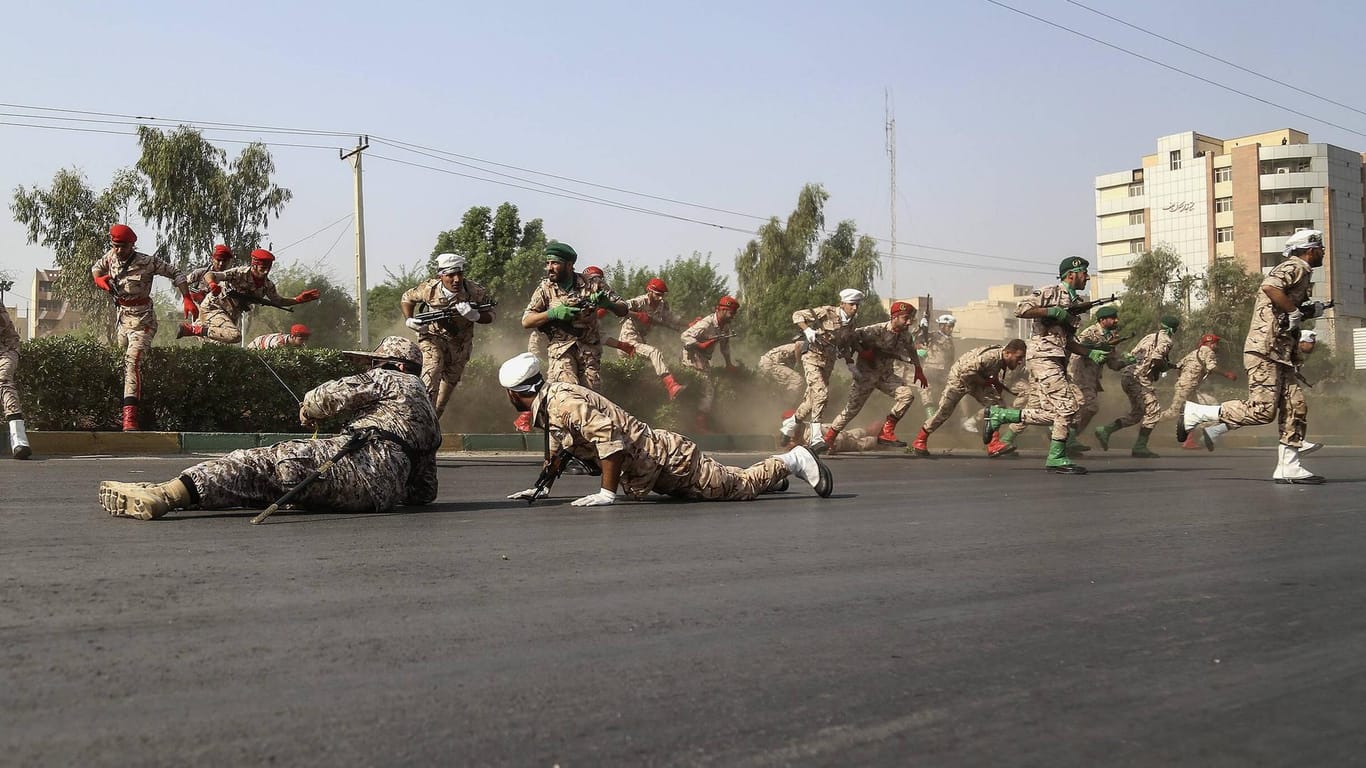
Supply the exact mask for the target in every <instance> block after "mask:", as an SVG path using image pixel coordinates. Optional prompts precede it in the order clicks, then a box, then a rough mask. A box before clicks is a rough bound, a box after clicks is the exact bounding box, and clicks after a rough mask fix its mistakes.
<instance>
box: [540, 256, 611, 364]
mask: <svg viewBox="0 0 1366 768" xmlns="http://www.w3.org/2000/svg"><path fill="white" fill-rule="evenodd" d="M583 276H584V277H586V278H589V279H593V278H597V279H598V280H606V279H607V274H606V273H605V272H603V271H602V267H591V266H590V267H584V269H583ZM593 311H594V313H596V314H597V316H598V322H599V323H601V322H602V321H603V319H604V318H606V317H607V310H606V309H603V308H602V307H598V308H597V309H595V310H593ZM601 347H612V348H614V349H616V350H617V351H618V352H621V354H623V355H625V356H626V357H635V355H636V348H635V345H633V344H627V343H626V342H624V341H622V340H621V339H618V338H616V337H615V336H603V337H602V344H601V346H600V347H599V349H598V360H599V361H601V360H602V349H601ZM527 351H528V352H535V350H530V349H529V350H527Z"/></svg>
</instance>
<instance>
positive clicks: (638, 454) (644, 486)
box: [498, 353, 834, 507]
mask: <svg viewBox="0 0 1366 768" xmlns="http://www.w3.org/2000/svg"><path fill="white" fill-rule="evenodd" d="M498 382H499V383H500V384H501V385H502V386H503V387H505V388H506V389H507V390H508V398H509V399H510V400H511V401H512V404H513V407H515V408H517V410H519V411H526V412H529V413H531V414H532V419H533V423H534V424H535V425H536V426H538V427H541V428H542V429H544V430H545V431H546V442H547V447H548V450H549V452H550V453H549V458H548V459H547V465H546V469H548V470H549V469H551V468H552V465H558V463H559V462H560V461H562V458H560V457H563V456H564V455H565V454H568V455H572V456H575V457H577V458H579V459H580V460H583V461H589V462H597V463H598V464H600V465H601V467H602V486H601V488H600V489H599V490H598V491H597V493H592V494H589V495H587V496H584V497H582V498H579V499H576V500H574V501H573V502H572V505H573V506H576V507H596V506H605V505H609V504H613V503H615V502H616V498H617V494H618V493H626V494H628V495H630V496H631V497H632V498H635V499H642V498H644V497H646V496H648V495H649V494H650V493H652V492H653V493H661V494H665V495H668V496H676V497H681V498H685V499H705V500H711V501H747V500H750V499H753V498H755V497H756V496H758V495H759V494H761V493H766V492H769V491H773V490H780V489H781V488H783V487H784V486H785V484H786V478H787V476H788V475H793V476H795V477H797V478H799V479H802V480H805V481H806V482H807V483H809V484H810V485H811V487H812V488H813V489H814V490H815V491H816V493H817V494H819V495H820V496H821V497H828V496H829V495H830V493H831V492H832V491H833V490H834V479H833V477H832V476H831V474H830V470H829V468H827V467H826V466H825V465H824V464H823V463H821V461H820V460H819V459H818V458H816V456H815V455H814V454H812V453H811V452H810V451H809V450H807V449H806V448H805V447H803V446H798V447H797V448H793V449H792V450H791V451H788V452H787V453H783V454H779V455H776V456H770V457H769V458H767V459H764V460H763V461H761V462H759V463H757V464H754V465H751V466H749V467H747V468H743V469H742V468H740V467H730V466H726V465H723V464H721V463H720V462H718V461H716V460H715V459H713V458H711V457H710V456H707V455H706V454H704V453H703V452H702V451H701V450H700V449H699V448H698V447H697V444H696V443H694V442H693V441H691V440H689V439H688V438H687V437H685V436H683V435H680V434H678V433H676V432H669V431H667V430H663V429H653V428H651V427H650V426H649V425H647V424H645V423H644V422H641V421H640V420H638V419H636V418H635V417H634V416H632V415H631V414H629V413H627V412H626V411H624V410H622V408H621V407H620V406H618V405H617V404H615V403H613V402H612V401H611V400H608V399H607V398H605V397H603V396H602V395H600V394H598V393H597V392H594V391H592V390H590V389H588V388H587V387H581V386H578V385H576V384H567V383H563V382H550V381H546V379H545V378H544V377H542V376H541V367H540V363H539V362H538V361H537V360H536V357H535V355H532V354H529V353H523V354H520V355H517V356H516V357H514V358H512V359H511V360H508V361H507V362H505V363H503V365H502V367H501V368H499V370H498ZM543 477H544V482H543V483H541V482H538V484H537V486H536V487H534V488H528V489H526V490H524V491H518V492H517V493H514V494H511V495H510V496H508V498H510V499H526V500H528V501H535V500H536V499H540V498H544V497H546V496H547V495H549V493H550V486H551V484H553V483H554V477H553V474H552V475H551V476H543Z"/></svg>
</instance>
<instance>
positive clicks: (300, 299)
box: [294, 288, 323, 304]
mask: <svg viewBox="0 0 1366 768" xmlns="http://www.w3.org/2000/svg"><path fill="white" fill-rule="evenodd" d="M322 295H323V294H322V291H319V290H318V289H317V288H309V289H308V290H306V291H301V292H300V293H299V295H298V296H295V297H294V301H295V303H297V304H306V303H308V302H310V301H317V300H318V297H320V296H322Z"/></svg>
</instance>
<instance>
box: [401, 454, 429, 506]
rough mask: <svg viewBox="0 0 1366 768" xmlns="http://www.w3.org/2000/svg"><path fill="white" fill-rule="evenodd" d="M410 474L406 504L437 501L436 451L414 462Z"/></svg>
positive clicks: (404, 500) (405, 498)
mask: <svg viewBox="0 0 1366 768" xmlns="http://www.w3.org/2000/svg"><path fill="white" fill-rule="evenodd" d="M414 462H415V463H414V466H413V468H412V469H411V470H410V471H409V472H408V490H407V492H406V493H405V494H404V497H403V503H404V504H430V503H432V502H433V501H436V494H437V480H436V451H426V452H424V453H423V454H422V455H421V456H419V457H418V458H417V459H415V460H414Z"/></svg>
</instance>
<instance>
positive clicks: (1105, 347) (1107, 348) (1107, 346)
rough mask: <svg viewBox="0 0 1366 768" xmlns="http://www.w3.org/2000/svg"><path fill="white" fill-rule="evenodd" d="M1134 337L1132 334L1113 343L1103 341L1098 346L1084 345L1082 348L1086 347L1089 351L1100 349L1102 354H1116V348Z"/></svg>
mask: <svg viewBox="0 0 1366 768" xmlns="http://www.w3.org/2000/svg"><path fill="white" fill-rule="evenodd" d="M1133 337H1134V334H1132V333H1131V334H1129V335H1128V336H1121V337H1119V338H1118V339H1114V340H1112V341H1102V342H1100V343H1098V344H1082V346H1083V347H1086V348H1087V349H1098V350H1100V351H1101V352H1114V351H1115V348H1116V347H1118V346H1119V345H1120V344H1123V343H1124V342H1126V341H1128V340H1129V339H1132V338H1133Z"/></svg>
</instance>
